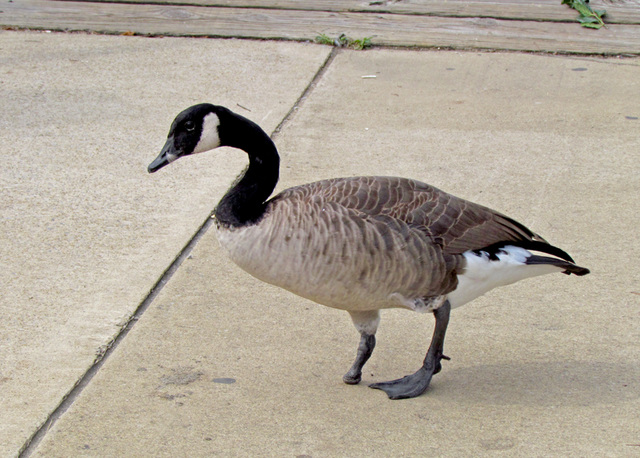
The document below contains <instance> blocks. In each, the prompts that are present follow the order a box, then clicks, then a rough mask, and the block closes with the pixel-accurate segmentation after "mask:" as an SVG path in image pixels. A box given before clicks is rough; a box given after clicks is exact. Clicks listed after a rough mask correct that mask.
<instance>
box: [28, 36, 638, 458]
mask: <svg viewBox="0 0 640 458" xmlns="http://www.w3.org/2000/svg"><path fill="white" fill-rule="evenodd" d="M214 43H216V44H215V45H212V46H220V47H221V49H224V47H225V46H227V45H228V42H220V43H218V42H214ZM272 46H276V45H272ZM264 73H265V72H264V71H263V70H258V73H257V74H256V75H254V76H257V75H264ZM363 76H370V77H369V78H363ZM371 76H375V77H371ZM638 93H640V62H639V61H638V60H636V59H625V60H619V59H607V60H604V59H594V58H575V57H558V56H535V55H519V54H500V53H492V54H478V53H460V52H434V51H420V52H418V51H399V50H375V51H367V52H351V51H343V52H339V53H338V54H337V56H336V58H335V59H334V60H333V61H332V62H331V63H330V65H329V66H328V68H327V70H326V72H325V73H324V74H323V75H322V77H321V78H320V79H319V81H318V84H317V86H316V87H315V89H314V90H313V92H312V93H311V94H310V96H309V97H308V98H307V99H306V100H305V101H304V104H303V105H302V106H301V108H300V109H299V110H297V112H296V113H295V115H294V116H293V117H292V118H291V119H290V120H289V121H288V122H287V124H286V125H285V127H284V129H283V130H282V132H281V133H280V135H278V137H277V139H276V143H277V145H278V147H279V148H280V151H281V155H282V164H283V169H282V183H281V185H280V188H282V187H285V186H290V185H293V184H298V183H304V182H308V181H312V180H316V179H321V178H326V177H331V176H348V175H360V174H381V175H400V176H407V177H412V178H417V179H420V180H423V181H426V182H429V183H431V184H433V185H436V186H438V187H440V188H442V189H444V190H446V191H449V192H452V193H455V194H457V195H460V196H461V197H465V198H469V199H472V200H474V201H477V202H479V203H482V204H485V205H488V206H491V207H493V208H496V209H497V210H500V211H503V212H505V213H507V214H509V215H510V216H512V217H514V218H516V219H518V220H520V221H521V222H523V223H524V224H526V225H528V226H530V227H531V228H532V229H533V230H535V231H536V232H539V233H540V234H542V235H543V236H545V237H546V238H548V239H549V240H550V241H551V242H552V243H554V244H557V245H558V246H560V247H562V248H564V249H566V250H567V251H568V252H570V253H571V254H572V255H573V256H574V257H575V258H576V260H577V262H578V263H579V264H581V265H584V266H587V267H589V268H591V270H592V273H591V275H589V276H587V277H582V278H576V277H567V276H563V275H555V276H546V277H541V278H536V279H532V280H529V281H526V282H521V283H519V284H516V285H513V286H510V287H507V288H503V289H501V290H496V291H493V292H491V293H489V294H487V295H486V296H484V297H482V298H480V299H478V300H476V301H475V302H474V303H472V304H469V305H467V306H465V307H463V308H461V309H457V310H455V311H454V312H453V313H452V316H451V323H450V327H449V332H448V336H447V341H446V343H445V347H446V354H447V355H448V356H450V357H451V358H452V359H451V361H448V362H445V364H444V367H443V370H442V372H441V373H440V374H438V375H437V376H436V377H434V381H433V382H432V386H431V387H430V389H429V390H428V391H427V393H425V395H423V396H421V397H419V398H416V399H411V400H404V401H389V400H388V399H387V398H386V396H385V395H384V393H382V392H379V391H374V390H370V389H369V388H367V387H366V384H367V383H371V382H373V381H381V380H388V379H390V378H395V377H399V376H402V375H405V374H407V373H409V372H413V371H414V370H415V369H417V367H418V366H419V364H420V362H421V361H422V358H423V357H424V352H425V351H426V347H427V345H428V339H429V337H430V334H431V326H432V324H433V320H432V318H431V317H430V316H425V315H418V314H412V313H410V312H406V311H399V310H392V311H385V312H384V313H383V318H382V324H381V328H380V331H379V333H378V346H377V348H376V350H375V352H374V354H373V357H372V358H371V360H370V362H369V363H368V364H367V366H365V371H364V374H363V383H362V384H360V385H359V386H347V385H344V384H343V383H342V381H341V376H342V374H343V373H344V372H345V371H346V370H347V369H348V367H349V365H350V364H351V362H352V358H353V357H354V355H355V349H356V345H357V341H358V335H357V333H356V331H355V330H354V329H353V328H352V325H351V323H350V320H349V318H348V316H347V315H346V314H345V313H344V312H340V311H336V310H329V309H325V308H323V307H321V306H317V305H315V304H313V303H311V302H308V301H305V300H303V299H300V298H298V297H295V296H293V295H291V294H289V293H286V292H284V291H280V290H278V289H276V288H274V287H271V286H269V285H265V284H262V283H260V282H258V281H257V280H255V279H253V278H251V277H250V276H248V275H247V274H245V273H244V272H242V271H241V270H240V269H238V268H237V267H236V266H234V265H233V264H231V263H230V262H229V261H228V260H227V259H226V258H225V257H224V255H223V253H222V251H221V250H220V249H219V247H218V244H217V241H216V240H215V235H214V233H213V231H209V232H208V233H207V234H206V235H205V236H204V237H203V239H202V240H201V242H200V243H199V244H198V246H197V247H196V248H195V250H194V251H193V253H192V255H191V256H190V258H189V259H187V260H186V261H185V263H184V264H183V265H182V266H181V268H180V269H179V270H178V271H177V273H176V274H175V276H174V277H173V278H172V280H171V281H170V283H169V284H168V285H167V287H166V288H165V289H164V290H163V291H162V292H161V294H160V295H159V296H158V297H157V299H156V300H155V301H154V303H153V304H152V305H151V306H150V308H149V309H148V310H147V311H146V313H145V314H144V315H143V316H142V318H141V319H140V320H139V321H138V323H137V324H136V326H135V327H134V328H133V330H132V331H131V332H130V333H129V334H128V336H127V338H126V339H125V340H124V341H123V342H122V343H121V345H120V346H119V347H118V348H117V349H116V350H115V351H114V353H113V354H112V355H111V357H110V358H109V359H108V360H107V361H106V363H105V365H104V366H103V367H102V369H101V370H100V371H99V372H98V374H97V375H96V376H95V377H94V378H93V379H92V381H91V383H90V384H89V385H88V386H87V388H86V389H85V390H84V391H83V392H82V394H81V395H80V396H79V397H78V398H77V399H76V400H75V402H74V403H73V405H72V406H71V407H70V409H69V410H68V411H67V412H66V413H65V414H64V415H63V416H62V417H61V418H60V419H59V420H58V422H57V423H56V424H55V425H54V426H53V428H52V429H51V430H50V431H49V432H48V434H47V435H46V436H45V438H44V440H43V441H42V442H41V444H40V446H39V447H38V449H37V450H36V455H38V456H46V457H58V456H60V457H62V456H74V455H76V456H77V455H86V456H141V455H144V456H317V457H320V456H427V455H428V456H496V454H504V455H506V456H563V457H564V456H634V455H635V454H637V452H638V449H639V448H638V447H639V446H640V442H639V438H640V436H639V433H640V420H639V419H638V415H637V412H638V411H640V382H639V380H640V367H639V366H638V361H639V360H640V344H639V342H640V331H639V329H640V328H639V327H638V320H639V319H640V307H639V306H640V290H639V289H638V288H639V286H638V285H639V284H640V283H639V280H640V279H639V276H638V272H637V269H636V261H635V260H636V259H637V258H638V256H640V246H639V242H638V237H637V224H638V218H637V214H638V211H639V210H640V209H639V208H638V198H637V190H638V189H639V188H640V182H639V180H640V173H638V172H640V170H638V164H640V157H639V151H640V142H639V137H638V132H639V131H640V124H639V123H640V121H639V120H638V118H639V117H640V111H639V108H638V104H637V94H638ZM268 106H269V105H268V104H266V105H265V110H266V109H267V108H266V107H268ZM231 108H234V107H233V106H231ZM167 110H168V108H167ZM167 110H160V109H158V110H156V111H154V112H148V113H144V114H140V116H142V117H144V122H145V123H150V124H152V125H153V126H154V129H153V130H151V129H150V130H149V131H147V132H145V133H144V135H143V138H140V141H141V143H143V144H145V145H147V146H145V148H150V147H151V146H153V145H156V144H157V145H160V144H162V142H163V140H164V132H163V128H164V129H165V130H166V128H168V123H169V122H170V119H171V118H172V115H175V114H176V113H177V111H178V110H174V112H171V113H166V111H167ZM257 111H258V110H256V112H252V113H249V117H252V118H253V119H254V120H256V121H258V122H259V123H261V124H262V125H264V126H265V127H267V128H269V124H268V123H267V122H264V120H263V119H262V118H261V117H262V116H263V115H262V112H257ZM141 122H142V121H141ZM162 123H165V126H162V125H161V124H162ZM120 135H121V133H120ZM228 154H233V157H234V158H235V157H236V156H237V155H236V154H235V153H231V152H230V151H228V150H225V151H224V152H216V153H209V154H208V155H202V156H198V157H195V158H189V159H183V160H181V161H178V162H177V163H176V164H172V165H171V166H169V167H167V168H166V169H163V170H162V171H161V172H159V173H157V174H155V175H153V176H149V177H146V178H144V180H146V181H144V184H140V185H139V186H151V187H152V188H153V189H157V190H156V191H155V192H156V194H153V192H151V191H148V190H144V191H141V193H142V194H141V195H140V196H139V199H140V200H142V203H141V204H140V209H139V212H141V213H144V214H142V215H139V216H140V217H141V218H142V219H143V220H146V219H149V218H160V217H162V215H163V214H164V213H165V212H166V211H167V210H166V206H167V205H168V203H167V202H171V201H172V198H173V199H179V198H183V199H186V198H187V197H188V198H190V197H191V196H192V195H193V193H195V194H196V195H198V193H201V192H203V186H206V184H208V183H210V184H209V186H211V189H212V190H211V191H210V192H207V194H209V197H210V199H212V200H213V199H217V198H219V197H220V196H221V193H222V192H223V190H224V189H225V187H226V186H228V184H229V183H230V182H231V181H232V180H233V178H234V177H235V175H236V173H237V172H239V171H240V170H241V169H242V164H243V163H244V161H243V160H242V158H241V155H240V159H241V160H239V162H237V163H235V162H234V163H233V164H229V163H228V160H227V155H228ZM143 156H144V157H143ZM150 159H153V154H152V155H150V156H149V155H136V156H135V161H136V164H137V165H136V167H141V166H142V165H143V163H144V161H148V160H150ZM130 160H131V159H130ZM219 164H223V165H225V167H224V168H223V169H220V170H218V169H216V168H214V167H218V165H219ZM130 167H131V166H130ZM130 167H129V168H130ZM126 169H127V168H126V167H125V168H123V170H126ZM123 173H124V172H123ZM191 174H195V175H196V176H190V175H191ZM200 177H201V178H200ZM118 180H122V177H118ZM141 180H142V178H141ZM176 180H179V182H180V185H179V186H176V187H175V188H174V189H171V190H170V191H166V189H168V188H169V187H171V186H175V185H174V184H173V183H174V182H175V181H176ZM147 182H148V183H152V184H147ZM141 183H142V182H141ZM156 187H157V188H156ZM163 188H164V189H165V191H164V193H163V192H162V189H163ZM185 196H187V197H185ZM174 205H175V203H174ZM207 208H208V207H207ZM156 234H157V233H154V232H153V231H152V232H151V234H150V235H148V237H150V238H151V239H152V240H154V241H155V242H154V243H158V244H160V242H159V241H157V240H156V239H155V237H156ZM150 243H151V242H150ZM151 246H153V245H151ZM158 246H159V245H158ZM156 251H158V252H161V251H165V250H160V249H158V250H156ZM156 254H157V253H156ZM161 254H162V253H161ZM168 257H170V256H168Z"/></svg>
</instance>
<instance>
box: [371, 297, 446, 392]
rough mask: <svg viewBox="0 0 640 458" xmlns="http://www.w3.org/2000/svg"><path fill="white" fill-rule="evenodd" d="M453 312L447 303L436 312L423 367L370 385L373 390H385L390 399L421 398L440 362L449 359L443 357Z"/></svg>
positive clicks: (437, 370) (438, 369)
mask: <svg viewBox="0 0 640 458" xmlns="http://www.w3.org/2000/svg"><path fill="white" fill-rule="evenodd" d="M450 312H451V304H449V301H446V302H445V303H444V304H443V305H442V306H441V307H440V308H438V309H437V310H434V312H433V314H434V316H435V317H436V326H435V329H434V331H433V338H432V339H431V345H429V350H428V351H427V356H426V357H425V358H424V363H423V364H422V367H421V368H420V369H419V370H418V371H417V372H416V373H415V374H411V375H407V376H406V377H403V378H401V379H398V380H392V381H390V382H381V383H374V384H372V385H369V386H370V387H371V388H376V389H378V390H383V391H384V392H385V393H387V395H388V396H389V399H406V398H415V397H416V396H420V395H421V394H422V393H424V391H425V390H426V389H427V387H428V386H429V383H431V377H433V375H434V374H437V373H438V372H440V369H442V365H441V364H440V360H442V359H443V358H444V359H449V358H447V357H446V356H444V355H443V353H442V351H443V348H444V336H445V334H446V332H447V325H448V324H449V313H450Z"/></svg>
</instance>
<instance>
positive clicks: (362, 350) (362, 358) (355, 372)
mask: <svg viewBox="0 0 640 458" xmlns="http://www.w3.org/2000/svg"><path fill="white" fill-rule="evenodd" d="M375 346H376V336H374V335H369V334H365V333H364V332H363V333H362V334H361V336H360V345H358V354H357V356H356V360H355V361H354V362H353V365H352V366H351V369H349V372H347V373H346V374H344V376H343V377H342V380H343V381H344V383H347V384H349V385H357V384H358V383H360V380H361V379H362V366H364V363H366V362H367V360H368V359H369V358H370V357H371V353H373V349H374V347H375Z"/></svg>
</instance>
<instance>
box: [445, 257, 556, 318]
mask: <svg viewBox="0 0 640 458" xmlns="http://www.w3.org/2000/svg"><path fill="white" fill-rule="evenodd" d="M531 255H532V253H531V252H530V251H528V250H525V249H524V248H521V247H516V246H512V245H508V246H505V247H504V248H501V249H500V251H499V252H498V253H496V256H497V258H498V259H493V260H492V259H490V257H489V254H488V253H486V252H484V251H481V252H480V253H476V252H473V251H466V252H465V253H463V256H464V257H465V259H466V260H467V266H466V268H465V271H464V273H463V274H462V275H458V287H457V288H456V289H455V290H454V291H452V292H451V293H449V295H448V299H449V302H450V303H451V307H452V308H453V307H460V306H461V305H464V304H466V303H467V302H470V301H472V300H473V299H475V298H477V297H480V296H482V295H483V294H484V293H486V292H487V291H490V290H492V289H493V288H497V287H498V286H506V285H510V284H511V283H515V282H517V281H519V280H523V279H525V278H529V277H536V276H538V275H544V274H549V273H553V272H561V271H562V270H563V269H562V268H561V267H558V266H553V265H550V264H532V265H528V264H526V261H527V259H528V258H529V257H530V256H531Z"/></svg>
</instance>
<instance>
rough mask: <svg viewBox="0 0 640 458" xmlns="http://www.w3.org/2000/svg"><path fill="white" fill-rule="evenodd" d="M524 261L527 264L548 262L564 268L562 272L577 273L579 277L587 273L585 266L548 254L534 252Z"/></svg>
mask: <svg viewBox="0 0 640 458" xmlns="http://www.w3.org/2000/svg"><path fill="white" fill-rule="evenodd" d="M525 263H526V264H528V265H534V264H549V265H552V266H558V267H561V268H563V269H564V271H563V272H562V273H563V274H567V275H571V274H574V275H578V276H579V277H581V276H582V275H587V274H588V273H589V269H587V268H586V267H580V266H577V265H575V264H573V263H571V262H567V261H564V260H562V259H558V258H550V257H548V256H538V255H535V254H534V255H532V256H530V257H528V258H527V260H526V262H525Z"/></svg>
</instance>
